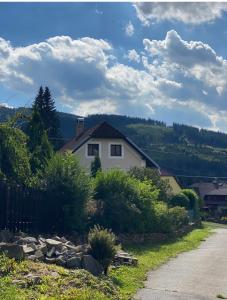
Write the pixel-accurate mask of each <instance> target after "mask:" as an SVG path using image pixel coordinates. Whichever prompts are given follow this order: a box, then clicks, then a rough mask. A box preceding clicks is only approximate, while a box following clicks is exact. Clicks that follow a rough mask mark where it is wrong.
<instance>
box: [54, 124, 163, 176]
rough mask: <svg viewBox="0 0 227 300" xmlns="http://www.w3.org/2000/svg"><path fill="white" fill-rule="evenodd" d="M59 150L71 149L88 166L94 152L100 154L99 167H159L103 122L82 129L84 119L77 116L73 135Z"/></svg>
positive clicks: (127, 168)
mask: <svg viewBox="0 0 227 300" xmlns="http://www.w3.org/2000/svg"><path fill="white" fill-rule="evenodd" d="M60 151H61V152H66V151H70V152H72V153H75V155H77V157H79V159H80V163H81V165H82V166H84V167H85V168H87V169H89V170H90V166H91V162H92V161H93V160H94V157H95V155H96V154H98V155H99V157H100V160H101V164H102V169H103V170H108V169H111V168H120V169H123V170H129V169H130V168H132V167H150V168H156V169H158V170H159V166H158V164H157V163H155V162H154V161H153V160H152V159H151V158H150V157H149V156H148V155H147V154H145V153H144V152H143V151H142V150H141V149H140V148H139V147H138V146H137V145H136V144H135V143H133V142H132V141H131V140H130V139H129V138H128V137H126V136H125V135H124V134H122V133H121V132H120V131H118V130H117V129H116V128H114V127H113V126H111V125H110V124H108V123H107V122H103V123H101V124H99V125H97V126H95V127H93V128H90V129H84V119H83V118H79V119H78V120H77V134H76V136H75V137H74V138H73V139H72V140H70V141H69V142H68V143H67V144H65V145H64V146H63V147H62V149H61V150H60Z"/></svg>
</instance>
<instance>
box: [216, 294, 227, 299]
mask: <svg viewBox="0 0 227 300" xmlns="http://www.w3.org/2000/svg"><path fill="white" fill-rule="evenodd" d="M216 297H217V298H219V299H227V298H226V297H225V296H223V295H222V294H218V295H217V296H216Z"/></svg>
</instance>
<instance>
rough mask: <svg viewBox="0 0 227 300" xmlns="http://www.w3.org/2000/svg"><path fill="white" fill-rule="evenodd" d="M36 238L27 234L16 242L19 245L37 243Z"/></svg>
mask: <svg viewBox="0 0 227 300" xmlns="http://www.w3.org/2000/svg"><path fill="white" fill-rule="evenodd" d="M37 242H38V241H37V239H36V238H34V237H32V236H27V237H21V238H20V239H19V240H18V241H17V244H19V245H26V244H35V243H37Z"/></svg>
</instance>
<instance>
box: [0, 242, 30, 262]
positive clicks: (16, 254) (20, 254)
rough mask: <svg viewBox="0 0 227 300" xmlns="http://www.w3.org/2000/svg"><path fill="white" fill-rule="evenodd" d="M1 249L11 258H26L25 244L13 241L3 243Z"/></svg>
mask: <svg viewBox="0 0 227 300" xmlns="http://www.w3.org/2000/svg"><path fill="white" fill-rule="evenodd" d="M0 251H1V252H3V253H5V254H6V255H7V256H8V257H10V258H15V259H16V260H22V259H24V258H25V252H24V249H23V246H21V245H17V244H11V243H5V244H1V247H0Z"/></svg>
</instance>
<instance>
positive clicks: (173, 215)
mask: <svg viewBox="0 0 227 300" xmlns="http://www.w3.org/2000/svg"><path fill="white" fill-rule="evenodd" d="M154 209H155V227H154V229H153V230H154V231H155V232H161V233H172V232H174V231H176V230H178V229H180V228H181V227H182V226H184V225H187V224H188V222H189V218H188V214H187V211H186V210H185V208H183V207H177V206H176V207H172V208H168V206H167V205H166V203H163V202H157V203H156V204H155V206H154Z"/></svg>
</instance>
